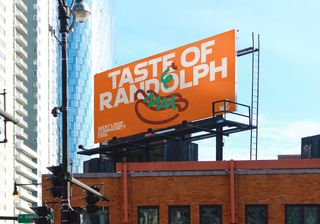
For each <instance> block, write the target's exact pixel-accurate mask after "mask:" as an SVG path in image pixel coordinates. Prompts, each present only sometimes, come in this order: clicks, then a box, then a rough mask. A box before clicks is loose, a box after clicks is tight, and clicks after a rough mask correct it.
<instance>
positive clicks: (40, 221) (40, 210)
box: [31, 206, 53, 224]
mask: <svg viewBox="0 0 320 224" xmlns="http://www.w3.org/2000/svg"><path fill="white" fill-rule="evenodd" d="M31 209H32V210H33V211H34V212H35V213H36V214H37V215H38V218H35V219H34V223H35V224H52V223H53V218H50V216H51V217H53V209H52V208H48V207H47V206H41V207H33V208H31Z"/></svg>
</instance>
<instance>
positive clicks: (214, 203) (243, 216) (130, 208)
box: [42, 159, 320, 224]
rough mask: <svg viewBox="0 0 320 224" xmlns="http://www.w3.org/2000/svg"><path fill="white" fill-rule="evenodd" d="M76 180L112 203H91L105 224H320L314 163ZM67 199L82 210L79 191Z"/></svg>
mask: <svg viewBox="0 0 320 224" xmlns="http://www.w3.org/2000/svg"><path fill="white" fill-rule="evenodd" d="M74 176H75V177H76V178H77V179H79V180H81V181H82V182H84V183H86V184H87V185H89V186H91V185H96V186H98V187H99V188H100V192H101V193H102V194H103V195H105V196H107V197H108V198H109V199H110V202H101V201H100V202H98V203H97V204H98V205H99V206H101V207H102V209H101V211H102V213H103V214H104V216H105V219H104V220H105V221H104V223H112V224H117V223H132V224H133V223H151V224H154V223H161V224H165V223H170V224H171V223H192V224H196V223H217V224H220V223H224V224H225V223H228V224H229V223H237V224H238V223H239V224H242V223H259V224H264V223H269V224H278V223H279V224H280V223H281V224H282V223H287V224H289V223H290V224H300V223H308V224H311V223H312V224H313V223H314V224H318V223H320V187H319V186H320V159H305V160H301V159H287V160H265V161H232V160H231V161H214V162H146V163H117V172H114V173H84V174H75V175H74ZM49 185H50V183H49V181H48V180H47V177H46V176H44V177H43V185H42V188H43V203H47V204H48V206H50V207H53V208H54V209H55V223H60V214H59V213H60V212H59V210H60V204H58V203H52V202H55V201H58V200H57V199H53V198H51V195H50V193H49V192H48V191H47V189H48V188H49V187H50V186H49ZM71 194H72V195H71V205H72V207H74V208H81V207H85V205H86V203H85V201H84V200H83V197H84V196H85V195H86V193H85V191H83V190H81V189H79V188H78V187H77V186H72V189H71ZM178 220H183V222H182V221H180V222H179V221H178Z"/></svg>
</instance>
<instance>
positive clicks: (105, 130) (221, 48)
mask: <svg viewBox="0 0 320 224" xmlns="http://www.w3.org/2000/svg"><path fill="white" fill-rule="evenodd" d="M235 33H236V32H235V30H230V31H227V32H225V33H221V34H218V35H215V36H212V37H209V38H206V39H203V40H200V41H196V42H194V43H191V44H187V45H184V46H182V47H178V48H175V49H173V50H169V51H166V52H163V53H160V54H156V55H153V56H151V57H147V58H144V59H141V60H138V61H135V62H132V63H129V64H126V65H122V66H119V67H116V68H113V69H110V70H107V71H104V72H101V73H99V74H96V75H95V77H94V136H95V143H98V142H103V141H108V140H110V139H112V137H118V138H119V137H125V136H130V135H134V134H139V133H142V132H146V131H147V130H148V129H149V128H152V129H153V130H157V129H162V128H166V127H169V126H172V125H176V124H179V123H181V122H182V121H194V120H198V119H203V118H207V117H211V116H212V102H213V101H218V100H223V99H228V100H230V101H235V99H236V91H235V90H236V86H235V85H236V71H235V70H236V69H235V64H236V63H235V60H236V47H235ZM232 107H233V106H230V108H228V110H230V111H234V110H235V108H232Z"/></svg>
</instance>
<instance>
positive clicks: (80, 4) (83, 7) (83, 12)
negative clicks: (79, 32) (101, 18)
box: [71, 0, 91, 23]
mask: <svg viewBox="0 0 320 224" xmlns="http://www.w3.org/2000/svg"><path fill="white" fill-rule="evenodd" d="M71 11H72V12H73V13H74V16H75V17H76V18H75V19H76V21H77V22H78V23H83V22H85V21H87V20H88V18H89V16H90V15H91V12H90V10H89V6H88V5H87V4H86V3H85V2H84V1H83V0H76V1H75V3H74V4H73V6H72V7H71Z"/></svg>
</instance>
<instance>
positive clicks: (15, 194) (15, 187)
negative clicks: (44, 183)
mask: <svg viewBox="0 0 320 224" xmlns="http://www.w3.org/2000/svg"><path fill="white" fill-rule="evenodd" d="M25 185H35V186H38V185H41V183H30V184H17V183H16V182H14V187H13V193H12V195H13V200H14V201H19V200H20V195H19V191H18V188H17V186H25Z"/></svg>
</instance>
